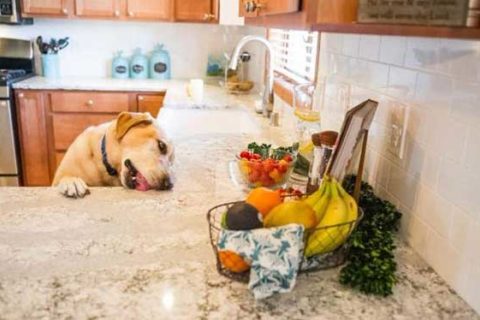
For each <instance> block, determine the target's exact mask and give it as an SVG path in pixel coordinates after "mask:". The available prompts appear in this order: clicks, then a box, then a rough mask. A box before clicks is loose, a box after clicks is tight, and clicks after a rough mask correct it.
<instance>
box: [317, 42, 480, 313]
mask: <svg viewBox="0 0 480 320" xmlns="http://www.w3.org/2000/svg"><path fill="white" fill-rule="evenodd" d="M322 81H325V83H326V91H325V103H324V105H323V110H322V127H323V129H328V128H332V129H336V130H338V129H339V127H340V124H341V121H342V119H343V114H344V111H345V110H344V108H343V106H342V105H343V103H342V101H341V99H343V98H345V92H347V93H348V92H350V93H349V94H347V95H349V97H350V103H349V106H353V105H355V104H357V103H359V102H361V101H363V100H364V99H367V98H373V99H376V100H378V101H379V102H380V104H379V108H378V110H377V114H376V116H375V120H374V124H373V127H372V130H371V132H370V136H369V148H368V159H367V161H368V163H367V172H366V176H365V178H367V179H368V181H369V182H370V183H371V184H372V185H374V187H375V189H376V190H377V192H378V193H379V194H380V195H381V196H382V197H384V198H387V199H389V200H390V201H392V202H393V203H394V204H396V205H397V206H398V207H399V208H400V210H401V211H402V212H403V213H404V217H403V226H402V233H403V236H404V237H405V239H406V240H407V241H408V242H409V243H410V244H411V246H412V247H413V248H414V249H415V250H416V251H417V252H418V253H419V254H420V255H421V256H422V257H423V258H424V259H425V260H426V261H427V262H428V263H429V264H430V265H431V266H432V267H433V268H434V269H435V270H436V271H437V272H438V273H439V274H440V275H441V276H442V277H443V278H444V279H446V281H447V282H448V283H449V284H450V285H451V286H452V287H453V288H454V289H455V290H456V291H457V292H458V293H459V294H460V295H461V296H462V297H463V298H464V299H465V300H466V301H467V302H468V303H469V304H470V305H472V306H473V307H474V308H475V309H476V311H477V312H479V313H480V295H479V294H478V292H479V291H478V290H479V289H478V288H480V248H479V245H480V196H479V190H480V105H479V101H480V42H478V41H460V40H447V39H428V38H413V37H412V38H404V37H380V36H359V35H348V34H323V35H322V37H321V53H320V71H319V82H322ZM401 106H407V107H408V108H409V109H410V120H409V125H408V129H407V140H406V153H405V156H404V159H403V160H400V159H399V158H397V157H396V156H394V155H393V154H392V153H390V152H389V151H388V145H389V132H390V130H389V124H390V123H391V122H390V121H391V119H392V117H393V116H394V113H395V110H399V108H401Z"/></svg>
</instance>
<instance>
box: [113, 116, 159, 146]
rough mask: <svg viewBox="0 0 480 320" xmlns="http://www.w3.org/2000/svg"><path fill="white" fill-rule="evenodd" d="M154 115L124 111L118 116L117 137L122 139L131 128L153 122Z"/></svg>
mask: <svg viewBox="0 0 480 320" xmlns="http://www.w3.org/2000/svg"><path fill="white" fill-rule="evenodd" d="M151 123H152V117H151V116H150V115H149V114H148V113H137V112H122V113H120V114H119V115H118V117H117V126H116V128H115V137H116V138H117V140H121V139H122V138H123V136H125V135H126V134H127V132H128V130H130V129H131V128H133V127H135V126H138V125H140V124H151Z"/></svg>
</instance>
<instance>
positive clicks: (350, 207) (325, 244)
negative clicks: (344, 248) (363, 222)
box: [304, 177, 358, 258]
mask: <svg viewBox="0 0 480 320" xmlns="http://www.w3.org/2000/svg"><path fill="white" fill-rule="evenodd" d="M304 201H305V202H306V203H307V204H309V205H310V206H311V207H312V208H313V210H314V211H315V214H316V217H317V221H319V222H318V224H317V226H316V228H315V229H317V230H315V231H314V232H313V233H312V234H311V235H310V236H309V238H308V240H307V245H306V247H305V256H306V257H307V258H308V257H312V256H315V255H318V254H323V253H328V252H331V251H333V250H335V249H336V248H338V247H339V246H340V245H342V244H343V243H344V242H345V241H346V240H347V237H348V236H349V234H350V231H351V230H350V229H351V224H350V223H348V222H350V221H354V220H356V219H357V217H358V207H357V203H356V202H355V200H354V199H353V197H352V196H350V195H349V194H348V193H347V192H346V191H345V190H344V189H343V188H342V186H341V185H340V184H339V183H338V182H337V181H336V180H335V179H333V178H329V177H325V178H324V179H323V182H322V185H321V187H320V188H319V189H318V190H317V191H316V192H315V193H313V194H311V195H310V196H309V197H307V198H306V199H305V200H304ZM342 223H345V224H344V225H341V226H338V227H330V228H328V227H329V226H335V225H338V224H342Z"/></svg>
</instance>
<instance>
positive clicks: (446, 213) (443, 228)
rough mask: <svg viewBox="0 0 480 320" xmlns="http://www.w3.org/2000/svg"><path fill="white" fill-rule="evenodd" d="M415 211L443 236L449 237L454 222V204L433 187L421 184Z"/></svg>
mask: <svg viewBox="0 0 480 320" xmlns="http://www.w3.org/2000/svg"><path fill="white" fill-rule="evenodd" d="M413 213H414V214H415V215H417V216H418V217H420V219H421V220H423V221H427V222H429V225H430V226H431V228H432V229H433V230H435V231H436V232H437V233H438V234H439V235H441V236H442V237H445V238H447V237H448V235H449V231H450V226H451V224H452V204H450V203H449V202H448V201H446V200H445V199H443V198H442V197H440V196H438V195H437V194H436V193H435V192H434V191H433V190H432V189H430V188H428V187H426V186H424V185H421V187H420V188H419V190H418V194H417V198H416V202H415V207H414V209H413Z"/></svg>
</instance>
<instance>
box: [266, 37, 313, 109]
mask: <svg viewBox="0 0 480 320" xmlns="http://www.w3.org/2000/svg"><path fill="white" fill-rule="evenodd" d="M270 29H275V28H268V29H267V39H269V40H270V34H271V31H270ZM303 31H305V32H310V31H308V30H303ZM320 38H321V37H320V34H319V35H318V36H317V47H316V51H317V52H316V53H315V54H314V56H315V62H314V73H313V74H314V76H313V79H312V80H308V79H303V78H301V77H293V76H292V75H291V74H286V73H283V72H281V71H279V70H274V82H273V90H274V92H275V94H276V95H278V96H279V97H280V98H281V99H282V100H283V101H285V102H286V103H287V104H289V105H290V106H292V107H293V96H294V88H295V87H296V86H297V85H299V84H304V83H310V82H311V83H313V84H315V83H316V82H317V77H318V68H319V61H318V60H319V56H320Z"/></svg>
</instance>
